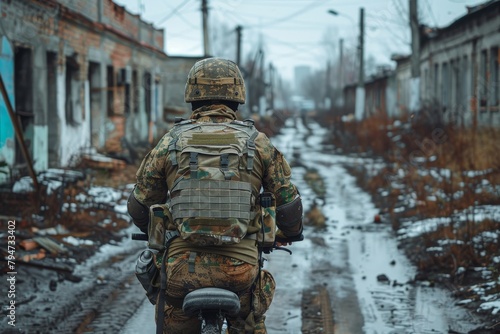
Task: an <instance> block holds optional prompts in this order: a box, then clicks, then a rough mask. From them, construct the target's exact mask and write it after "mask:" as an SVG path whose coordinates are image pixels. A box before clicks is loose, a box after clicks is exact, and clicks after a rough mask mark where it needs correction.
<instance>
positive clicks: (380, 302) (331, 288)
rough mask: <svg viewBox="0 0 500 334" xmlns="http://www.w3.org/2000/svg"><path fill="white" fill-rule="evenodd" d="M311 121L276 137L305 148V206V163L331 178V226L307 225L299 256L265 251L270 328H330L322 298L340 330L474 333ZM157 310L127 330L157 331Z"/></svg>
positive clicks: (298, 176) (298, 174) (297, 174)
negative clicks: (272, 282)
mask: <svg viewBox="0 0 500 334" xmlns="http://www.w3.org/2000/svg"><path fill="white" fill-rule="evenodd" d="M309 127H310V128H312V131H309V130H308V129H307V128H306V127H304V126H303V124H302V123H301V122H297V128H294V127H293V122H287V127H286V128H284V129H283V130H282V132H281V134H280V135H279V136H277V137H276V138H273V143H274V144H275V145H276V146H277V147H278V148H279V149H280V150H281V151H282V152H283V153H284V155H285V157H287V159H289V160H291V159H292V158H291V157H292V155H293V154H294V152H295V155H297V150H299V152H300V161H301V162H302V163H303V164H304V165H305V167H294V168H293V172H292V173H293V179H294V182H295V183H296V184H297V186H298V187H299V189H300V192H301V195H302V197H303V199H304V206H305V211H307V210H308V208H309V207H310V206H311V205H312V204H313V202H314V201H315V195H314V192H313V191H312V190H311V189H310V188H309V187H308V186H307V184H306V183H305V182H304V180H303V176H304V173H305V171H306V169H309V168H315V169H317V170H318V171H319V173H320V174H321V175H322V176H323V177H324V179H325V182H326V185H327V186H326V190H327V196H325V202H324V203H322V209H323V211H324V212H325V214H326V216H327V218H328V219H327V227H326V229H324V230H314V229H312V228H306V229H305V237H306V239H305V240H304V241H303V242H300V243H294V244H293V245H292V246H290V247H289V248H290V250H292V252H293V254H292V255H289V254H288V253H286V252H280V251H274V252H273V253H271V254H270V255H268V256H266V258H267V259H268V261H267V262H266V265H265V268H266V269H267V270H269V271H271V272H272V273H273V275H274V277H275V279H276V283H277V290H276V293H275V297H274V300H273V303H272V305H271V308H270V310H269V311H268V313H267V321H266V324H267V329H268V333H270V334H278V333H313V332H314V333H318V332H325V333H329V332H330V331H329V330H328V327H329V326H330V325H331V323H330V322H331V321H332V319H331V318H330V319H329V317H328V316H321V317H319V318H320V319H311V318H310V317H311V315H310V314H309V313H310V312H307V309H308V308H312V306H313V304H314V303H315V302H317V303H319V304H320V309H321V311H320V312H321V313H322V315H323V314H326V315H333V327H334V331H335V333H336V334H347V333H351V334H352V333H367V334H375V333H379V334H382V333H383V334H386V333H398V334H400V333H419V334H425V333H449V332H451V331H455V332H456V333H468V332H470V331H472V330H474V329H475V328H477V327H478V326H480V325H481V322H480V321H479V320H478V319H475V318H474V317H473V316H472V315H471V314H469V313H467V312H466V311H465V310H464V309H462V308H460V307H458V306H455V303H454V301H453V300H452V299H451V297H450V295H449V293H448V291H446V290H442V289H440V288H438V287H432V286H430V285H431V284H429V282H414V276H415V268H413V267H412V266H411V265H410V264H409V262H408V260H407V259H406V258H405V256H404V255H403V254H401V252H400V251H399V250H398V247H397V243H396V240H395V238H394V236H393V235H392V233H391V229H390V226H387V225H375V224H373V217H374V215H375V214H376V213H377V209H376V208H375V207H374V206H373V204H372V203H371V200H370V197H369V196H368V195H367V194H366V193H364V192H363V191H362V190H360V189H359V188H357V187H356V185H355V181H354V178H353V177H351V176H350V175H349V174H348V173H347V172H346V171H345V169H344V168H343V167H342V165H343V164H348V163H354V162H355V160H356V159H355V158H349V157H345V156H336V155H331V154H328V153H324V148H323V147H322V145H321V144H320V143H321V140H322V134H324V132H325V131H326V130H325V129H322V128H320V127H319V125H317V124H311V125H309ZM131 288H132V287H131ZM133 288H134V289H135V288H140V287H139V286H138V284H136V285H135V286H134V287H133ZM321 297H322V298H321ZM318 300H319V301H318ZM311 301H312V303H311ZM325 302H326V303H328V304H326V305H325ZM153 310H154V309H153V307H152V305H150V304H149V302H148V301H146V300H145V301H144V303H143V305H142V306H141V307H140V308H139V310H138V311H137V312H135V315H134V316H133V317H132V318H131V319H130V320H129V321H128V322H127V323H126V324H125V328H124V330H123V332H124V333H135V332H137V330H138V329H139V328H140V329H141V331H143V332H153V331H154V328H155V327H154V323H153V319H154V315H153V312H154V311H153ZM304 315H306V316H304ZM314 326H317V327H316V328H313V327H314ZM320 328H323V329H322V330H320Z"/></svg>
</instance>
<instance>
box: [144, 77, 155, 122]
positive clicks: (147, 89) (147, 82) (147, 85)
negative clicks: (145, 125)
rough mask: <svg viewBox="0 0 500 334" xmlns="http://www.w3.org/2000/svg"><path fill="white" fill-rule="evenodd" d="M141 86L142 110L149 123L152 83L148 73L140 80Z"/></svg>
mask: <svg viewBox="0 0 500 334" xmlns="http://www.w3.org/2000/svg"><path fill="white" fill-rule="evenodd" d="M142 86H143V88H144V110H145V111H146V115H147V116H148V122H149V121H151V99H152V89H153V82H152V78H151V74H150V73H149V72H145V73H144V76H143V78H142Z"/></svg>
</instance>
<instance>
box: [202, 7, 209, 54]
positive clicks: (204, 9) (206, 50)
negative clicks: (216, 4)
mask: <svg viewBox="0 0 500 334" xmlns="http://www.w3.org/2000/svg"><path fill="white" fill-rule="evenodd" d="M207 1H208V0H201V12H202V14H203V15H202V19H203V20H202V21H203V22H202V23H203V54H204V56H205V57H208V56H209V55H210V43H209V41H208V4H207Z"/></svg>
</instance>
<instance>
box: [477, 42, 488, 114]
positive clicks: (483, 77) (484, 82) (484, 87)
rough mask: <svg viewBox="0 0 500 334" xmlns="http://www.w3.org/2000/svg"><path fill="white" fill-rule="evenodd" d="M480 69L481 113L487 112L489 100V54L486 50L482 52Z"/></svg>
mask: <svg viewBox="0 0 500 334" xmlns="http://www.w3.org/2000/svg"><path fill="white" fill-rule="evenodd" d="M480 61H481V62H480V65H479V66H480V67H479V106H480V111H483V112H485V111H486V103H487V101H488V100H487V99H488V63H487V61H488V54H487V52H486V50H483V51H482V52H481V60H480Z"/></svg>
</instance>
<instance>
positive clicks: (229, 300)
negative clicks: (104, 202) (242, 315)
mask: <svg viewBox="0 0 500 334" xmlns="http://www.w3.org/2000/svg"><path fill="white" fill-rule="evenodd" d="M132 239H133V240H147V236H146V235H145V234H142V233H134V234H132ZM302 240H304V236H303V234H302V233H301V234H299V235H298V236H295V237H291V238H279V237H277V238H276V239H275V242H274V244H273V246H271V247H267V248H264V249H262V252H263V253H266V254H269V253H271V252H272V251H274V250H284V251H287V252H288V253H290V254H292V251H291V250H289V249H287V248H285V247H282V246H277V243H280V244H289V243H292V242H297V241H302ZM146 251H147V250H146ZM143 254H144V252H143ZM141 256H142V254H141ZM151 259H152V257H151ZM148 260H149V258H148V259H147V261H148ZM140 261H141V257H139V260H138V266H139V263H140ZM147 261H143V262H142V263H143V264H146V263H147ZM260 265H261V267H262V265H263V263H262V259H261V260H260ZM153 266H154V264H153ZM150 268H152V267H147V266H143V271H142V272H143V273H147V272H148V270H149V269H150ZM137 271H138V270H137V269H136V274H137ZM138 279H139V281H140V282H141V284H142V285H143V287H144V288H145V289H146V291H148V289H147V287H146V286H145V283H147V284H149V282H150V280H144V279H143V280H141V278H140V277H139V276H138ZM149 288H150V286H149ZM148 297H149V296H148ZM150 300H151V298H150ZM182 310H183V311H184V313H185V314H186V315H188V316H198V318H199V319H200V320H201V330H200V334H221V333H223V329H224V322H225V319H226V316H235V315H237V314H238V313H239V312H240V299H239V297H238V295H236V294H235V293H234V292H232V291H229V290H226V289H221V288H216V287H206V288H199V289H196V290H193V291H191V292H189V293H188V294H187V295H186V296H185V297H184V301H183V304H182Z"/></svg>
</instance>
